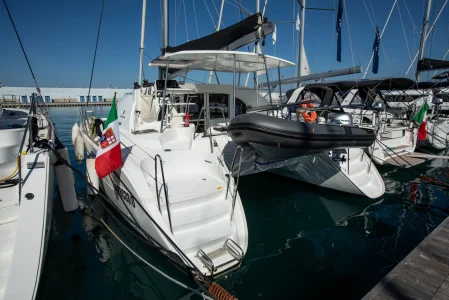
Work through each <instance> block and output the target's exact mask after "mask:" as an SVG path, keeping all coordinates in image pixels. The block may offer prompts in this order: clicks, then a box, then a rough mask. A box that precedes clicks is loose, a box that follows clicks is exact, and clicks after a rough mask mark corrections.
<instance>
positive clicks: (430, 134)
mask: <svg viewBox="0 0 449 300" xmlns="http://www.w3.org/2000/svg"><path fill="white" fill-rule="evenodd" d="M426 127H427V128H426V131H427V134H426V138H425V139H424V141H420V140H418V145H419V146H421V147H432V148H435V149H437V150H443V149H446V148H448V146H449V138H448V133H449V118H443V117H438V119H436V120H427V124H426Z"/></svg>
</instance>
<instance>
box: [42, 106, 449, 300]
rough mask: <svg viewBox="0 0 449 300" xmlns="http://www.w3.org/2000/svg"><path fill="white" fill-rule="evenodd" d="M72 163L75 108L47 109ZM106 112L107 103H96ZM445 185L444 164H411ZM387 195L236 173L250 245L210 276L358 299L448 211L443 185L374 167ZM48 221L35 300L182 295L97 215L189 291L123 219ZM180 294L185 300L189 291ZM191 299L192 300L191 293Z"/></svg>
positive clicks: (277, 292)
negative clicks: (227, 269)
mask: <svg viewBox="0 0 449 300" xmlns="http://www.w3.org/2000/svg"><path fill="white" fill-rule="evenodd" d="M48 110H49V113H50V115H51V117H52V119H53V121H54V122H55V123H56V126H57V128H58V133H59V135H60V136H61V137H62V139H63V142H64V144H65V145H66V146H67V147H68V148H69V152H70V155H71V160H72V165H74V166H75V165H76V166H77V168H79V169H80V170H81V171H82V172H83V173H85V166H84V163H83V164H81V165H77V163H76V162H75V160H74V159H73V146H72V145H71V141H70V139H71V138H70V134H71V128H72V126H73V122H74V120H76V116H77V112H78V109H76V108H67V107H64V108H49V109H48ZM93 110H94V113H95V115H97V116H99V117H105V116H106V115H107V113H108V112H109V107H108V106H103V107H94V108H93ZM419 167H420V168H421V170H422V171H423V172H424V173H426V174H428V175H431V176H434V177H436V178H438V179H439V180H442V181H446V180H447V176H448V173H447V172H448V169H447V161H446V160H442V159H435V160H432V161H429V162H426V163H425V164H424V165H421V166H419ZM379 171H380V172H381V174H382V176H383V178H384V180H385V184H386V193H385V194H384V196H382V197H381V198H378V199H374V200H372V199H367V198H363V197H357V196H350V195H347V194H342V193H336V192H333V191H327V190H324V189H320V188H317V187H314V186H311V185H306V184H302V183H300V182H298V181H294V180H289V179H287V178H283V177H278V176H275V175H273V174H260V175H259V174H258V175H253V176H248V177H246V176H243V177H241V178H240V185H239V193H240V195H241V198H242V202H243V206H244V209H245V214H246V218H247V223H248V231H249V246H248V253H247V254H246V256H245V258H244V262H243V265H242V268H241V269H240V270H238V271H236V272H234V273H231V274H229V275H227V276H225V277H223V278H221V279H219V280H218V282H219V284H220V285H222V286H224V287H225V288H226V289H227V290H228V291H230V292H231V293H233V294H234V295H236V296H237V297H238V298H239V299H256V298H257V299H287V298H288V299H299V298H301V299H321V298H324V297H333V298H337V299H360V298H361V297H363V296H364V295H365V294H366V293H367V292H368V291H369V290H370V289H371V288H372V287H373V286H374V285H376V284H377V282H378V281H379V280H381V279H382V277H383V276H385V275H386V274H387V273H388V272H389V271H390V270H392V269H393V268H394V267H395V266H396V265H397V264H398V263H399V262H400V261H401V260H402V259H403V258H404V257H405V256H406V255H407V254H408V253H409V252H411V251H412V250H413V248H414V247H415V246H416V245H418V244H419V243H420V242H421V241H422V240H423V239H424V238H425V237H426V236H427V235H428V234H429V233H430V232H431V231H432V230H433V229H434V228H436V227H437V226H438V224H440V223H441V222H442V221H443V220H444V219H445V218H446V217H447V216H448V212H449V211H448V201H447V199H448V197H447V191H446V190H445V189H443V188H442V187H438V186H433V185H429V184H424V183H418V182H419V179H418V178H417V177H416V176H415V175H413V173H412V172H410V170H403V169H399V168H391V167H387V168H384V167H380V168H379ZM78 183H79V185H77V190H78V195H79V201H80V209H78V210H77V211H76V212H75V213H74V214H67V213H65V212H63V210H62V207H61V202H60V201H59V199H56V200H55V211H54V215H53V217H54V222H53V227H52V233H51V237H50V241H49V248H48V253H47V257H46V261H45V266H44V273H43V277H42V280H41V282H40V287H39V291H38V299H98V298H102V299H179V298H181V297H182V296H183V295H186V294H187V292H186V291H185V290H183V289H182V288H179V287H177V286H175V285H173V284H172V283H170V282H168V281H167V280H165V279H164V278H162V277H161V276H160V275H159V274H157V273H155V272H154V271H153V270H151V269H150V268H149V267H147V266H146V265H144V264H143V263H141V262H140V261H139V260H138V259H137V258H135V257H133V256H132V255H131V253H129V251H128V250H127V249H125V248H124V247H123V246H122V245H121V244H119V242H118V241H117V240H116V239H115V238H114V237H113V236H112V235H111V234H110V233H109V232H108V231H107V230H106V229H105V228H104V227H103V226H101V225H100V223H99V222H98V221H97V220H98V218H99V217H102V218H103V219H104V220H105V221H106V222H107V224H108V225H109V226H111V227H112V229H113V230H114V231H116V232H117V234H118V235H119V237H120V238H122V239H124V241H125V242H126V243H127V244H129V245H130V246H131V247H132V248H133V249H134V250H135V251H136V252H137V253H138V254H139V255H142V256H143V257H144V258H145V259H147V260H148V261H149V262H150V263H152V264H154V265H156V266H157V267H158V268H160V269H162V270H163V271H164V272H166V273H168V274H169V275H170V276H173V277H175V278H176V279H178V280H180V281H182V282H184V283H188V284H190V285H191V286H192V287H196V286H195V284H194V283H193V282H190V280H189V279H188V277H187V276H185V274H184V273H182V272H181V271H179V270H178V269H176V268H175V267H174V266H173V265H171V264H170V263H168V262H167V261H166V259H165V258H164V257H162V256H161V255H160V254H159V253H157V252H156V251H154V250H153V249H152V248H150V247H149V246H148V245H147V244H145V243H144V242H142V241H141V240H140V239H139V238H138V237H137V236H135V235H133V232H132V231H130V230H129V228H128V226H127V225H125V223H124V222H120V219H116V217H115V216H114V215H110V214H109V213H108V212H104V211H103V210H102V206H101V205H99V203H98V202H97V201H98V200H95V199H90V201H91V202H92V205H91V204H89V203H90V202H87V203H85V202H84V201H83V200H82V193H81V191H85V188H86V187H85V185H83V184H82V182H81V181H80V180H78ZM187 299H189V298H188V297H187ZM192 299H196V298H192Z"/></svg>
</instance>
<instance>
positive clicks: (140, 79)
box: [138, 0, 147, 84]
mask: <svg viewBox="0 0 449 300" xmlns="http://www.w3.org/2000/svg"><path fill="white" fill-rule="evenodd" d="M146 12H147V0H143V7H142V29H141V33H140V65H139V82H138V83H139V84H142V68H143V49H144V40H145V14H146Z"/></svg>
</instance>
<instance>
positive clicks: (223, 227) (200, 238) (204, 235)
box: [173, 215, 234, 252]
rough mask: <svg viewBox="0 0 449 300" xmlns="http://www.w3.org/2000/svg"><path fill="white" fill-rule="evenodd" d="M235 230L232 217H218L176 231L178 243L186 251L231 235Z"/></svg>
mask: <svg viewBox="0 0 449 300" xmlns="http://www.w3.org/2000/svg"><path fill="white" fill-rule="evenodd" d="M233 232H234V228H233V226H232V223H231V220H230V217H229V216H228V215H226V216H224V217H223V218H220V219H216V220H214V221H213V222H209V223H205V224H201V225H199V226H193V227H190V226H189V227H183V228H180V229H178V230H177V231H174V232H173V234H174V236H175V241H176V243H177V244H178V245H179V246H180V248H181V249H182V250H183V251H184V252H188V251H189V250H190V249H192V248H198V247H203V248H206V247H204V245H205V244H209V243H214V242H215V241H217V240H219V239H223V238H227V237H229V236H230V235H231V234H232V233H233Z"/></svg>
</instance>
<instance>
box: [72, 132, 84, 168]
mask: <svg viewBox="0 0 449 300" xmlns="http://www.w3.org/2000/svg"><path fill="white" fill-rule="evenodd" d="M74 148H75V159H76V161H78V162H80V161H82V160H83V159H84V140H83V138H82V137H81V135H78V136H77V137H76V139H75V145H74Z"/></svg>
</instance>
